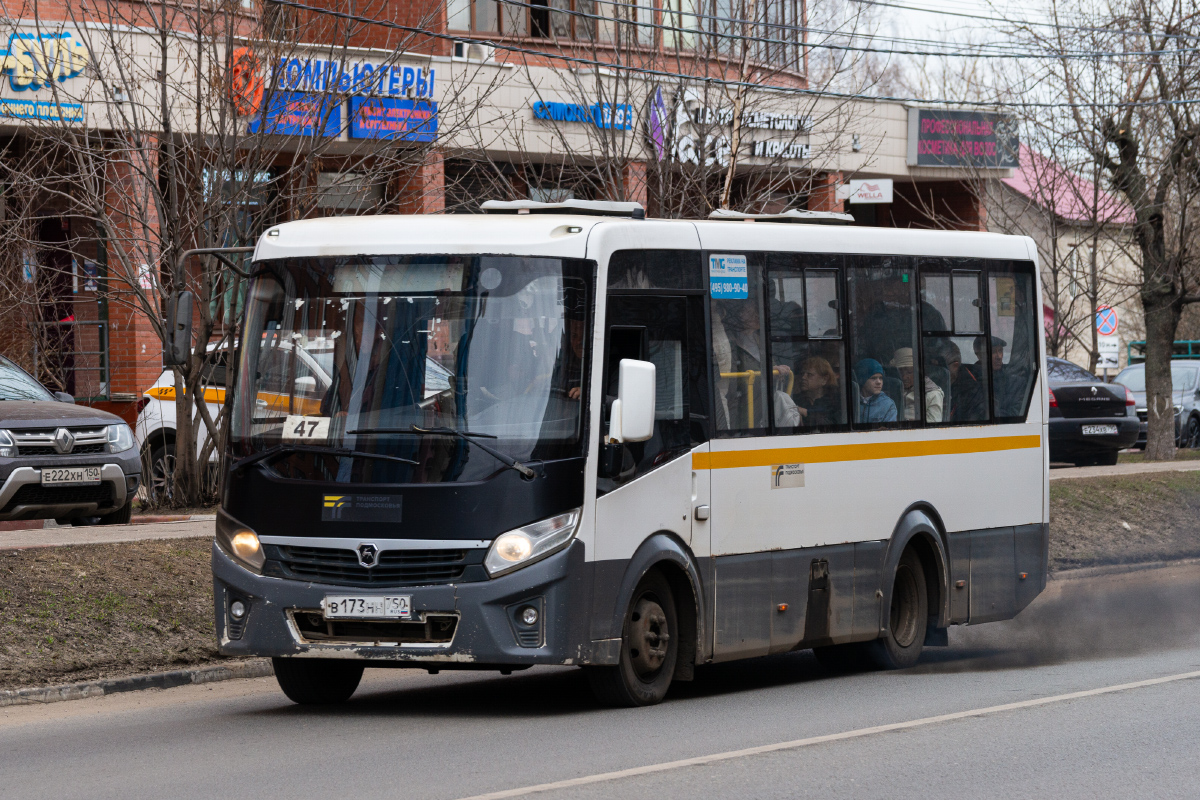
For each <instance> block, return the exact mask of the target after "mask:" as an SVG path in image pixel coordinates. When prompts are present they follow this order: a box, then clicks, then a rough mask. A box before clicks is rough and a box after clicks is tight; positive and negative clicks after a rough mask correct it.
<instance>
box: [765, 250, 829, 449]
mask: <svg viewBox="0 0 1200 800" xmlns="http://www.w3.org/2000/svg"><path fill="white" fill-rule="evenodd" d="M808 263H814V264H817V265H819V266H829V265H833V264H835V263H837V264H840V258H838V259H836V262H835V259H830V258H828V257H825V256H808V255H803V256H795V255H790V254H771V256H770V262H769V264H770V273H769V275H768V280H767V283H768V287H769V291H768V302H769V306H770V312H771V317H770V336H771V361H772V363H773V364H774V365H775V366H774V368H773V370H772V373H773V376H772V377H773V381H774V385H773V387H772V390H773V391H772V398H773V411H774V414H775V431H776V432H777V433H784V434H792V433H807V432H811V431H818V430H829V429H831V428H836V427H838V426H842V425H845V424H846V384H845V381H844V380H843V379H842V369H843V365H844V364H845V363H846V353H845V347H844V345H843V343H842V342H841V341H840V337H841V322H840V315H839V311H838V283H839V281H838V271H837V269H826V268H815V269H803V265H804V264H808Z"/></svg>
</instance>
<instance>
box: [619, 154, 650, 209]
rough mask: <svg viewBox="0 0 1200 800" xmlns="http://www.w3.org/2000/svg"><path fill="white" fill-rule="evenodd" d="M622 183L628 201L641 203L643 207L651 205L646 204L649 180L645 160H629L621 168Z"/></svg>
mask: <svg viewBox="0 0 1200 800" xmlns="http://www.w3.org/2000/svg"><path fill="white" fill-rule="evenodd" d="M621 183H622V187H621V189H622V193H623V194H624V197H625V201H626V202H629V203H640V204H641V206H642V208H648V207H649V206H647V204H646V202H647V201H646V193H647V192H646V187H647V185H648V184H649V181H647V179H646V162H645V161H629V162H627V163H626V164H625V166H624V168H623V169H622V170H621Z"/></svg>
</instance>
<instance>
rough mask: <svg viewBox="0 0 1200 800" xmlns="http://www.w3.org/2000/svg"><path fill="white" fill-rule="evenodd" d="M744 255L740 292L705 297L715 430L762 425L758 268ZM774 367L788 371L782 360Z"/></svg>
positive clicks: (764, 419)
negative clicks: (709, 319)
mask: <svg viewBox="0 0 1200 800" xmlns="http://www.w3.org/2000/svg"><path fill="white" fill-rule="evenodd" d="M716 257H717V256H711V257H710V258H716ZM747 260H748V269H747V277H748V283H749V285H748V290H747V293H746V297H711V302H712V347H713V371H714V373H715V374H714V376H713V377H714V384H715V386H716V402H717V407H716V409H715V410H714V411H715V413H714V417H715V418H716V423H717V430H718V431H723V432H726V433H734V432H743V431H745V432H748V431H753V430H760V429H762V428H766V427H767V424H768V420H767V403H766V401H767V391H766V386H767V382H766V378H765V376H764V374H763V373H764V371H765V369H768V368H770V367H769V366H768V365H767V364H766V356H767V351H766V347H765V346H764V342H763V330H762V327H763V326H762V316H761V313H760V310H759V306H760V304H761V299H762V283H761V277H760V276H761V270H762V267H761V262H759V261H757V259H755V258H754V256H748V257H747ZM737 294H740V292H739V293H737ZM779 369H780V370H781V371H785V372H788V373H790V372H791V370H790V368H788V367H787V366H786V365H780V366H779ZM783 411H784V412H785V413H786V411H787V410H786V409H784V410H783ZM735 435H736V433H735Z"/></svg>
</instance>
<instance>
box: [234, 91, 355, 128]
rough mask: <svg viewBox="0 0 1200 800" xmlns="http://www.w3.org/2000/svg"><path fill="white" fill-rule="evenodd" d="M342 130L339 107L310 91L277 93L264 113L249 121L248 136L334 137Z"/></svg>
mask: <svg viewBox="0 0 1200 800" xmlns="http://www.w3.org/2000/svg"><path fill="white" fill-rule="evenodd" d="M318 128H320V132H318ZM341 129H342V104H341V103H340V102H338V101H337V100H335V99H334V98H331V97H329V96H328V95H322V94H312V93H310V92H276V93H275V94H274V95H272V96H271V99H270V101H269V102H268V103H267V107H266V109H264V110H263V113H262V114H261V115H260V116H258V117H256V118H255V119H253V120H251V122H250V133H259V132H262V133H272V134H276V135H279V136H337V135H338V132H339V131H340V130H341Z"/></svg>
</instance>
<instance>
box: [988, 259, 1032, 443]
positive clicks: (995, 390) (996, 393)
mask: <svg viewBox="0 0 1200 800" xmlns="http://www.w3.org/2000/svg"><path fill="white" fill-rule="evenodd" d="M997 267H1000V268H1001V269H997ZM988 290H989V291H988V297H989V305H990V312H991V313H990V318H991V328H992V342H991V343H992V353H991V364H992V402H993V413H994V414H995V416H996V419H997V420H998V421H999V420H1005V419H1007V420H1010V421H1018V420H1024V419H1025V415H1026V413H1027V412H1028V410H1029V400H1030V397H1031V396H1032V394H1033V384H1034V381H1035V380H1036V379H1037V373H1038V356H1037V344H1038V337H1037V314H1036V312H1035V308H1036V306H1037V304H1036V303H1035V299H1036V298H1035V295H1034V282H1033V267H1032V265H1030V264H1028V263H1022V262H1000V263H999V264H994V265H993V267H992V269H991V272H990V273H989V275H988Z"/></svg>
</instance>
